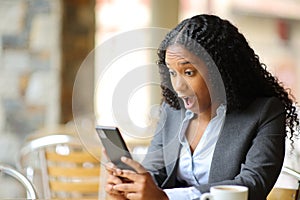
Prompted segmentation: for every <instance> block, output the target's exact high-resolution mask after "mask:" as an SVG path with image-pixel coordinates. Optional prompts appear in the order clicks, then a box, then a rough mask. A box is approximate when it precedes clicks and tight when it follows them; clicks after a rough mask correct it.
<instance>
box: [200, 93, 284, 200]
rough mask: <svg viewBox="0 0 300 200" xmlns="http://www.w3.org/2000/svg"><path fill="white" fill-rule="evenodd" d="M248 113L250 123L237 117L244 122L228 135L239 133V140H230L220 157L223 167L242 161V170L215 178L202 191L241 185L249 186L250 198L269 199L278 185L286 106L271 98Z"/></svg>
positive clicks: (202, 187)
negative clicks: (270, 193)
mask: <svg viewBox="0 0 300 200" xmlns="http://www.w3.org/2000/svg"><path fill="white" fill-rule="evenodd" d="M249 110H250V111H249ZM251 110H252V111H251ZM254 110H255V111H254ZM247 112H248V114H247V115H249V116H248V117H245V118H246V119H247V120H245V122H244V123H246V122H248V123H246V124H247V125H241V124H242V123H243V116H242V117H240V118H235V120H239V122H240V123H239V124H238V125H236V127H235V128H237V130H236V131H239V133H234V131H235V130H233V129H232V130H231V132H230V133H228V136H229V135H234V134H236V137H239V139H237V140H236V141H235V142H233V141H234V138H231V139H230V140H229V141H227V142H228V143H227V144H225V145H224V146H222V149H223V152H222V153H220V154H221V157H220V158H219V160H218V162H219V164H221V165H224V167H223V169H228V168H229V167H230V166H231V167H233V168H234V167H236V166H237V165H238V163H240V169H239V172H237V174H236V175H235V176H233V177H232V178H228V177H226V178H225V179H223V180H220V179H219V180H217V181H215V180H213V181H211V182H210V183H209V184H204V185H201V186H200V187H198V189H199V190H200V191H201V192H202V193H204V192H207V191H209V188H210V187H211V186H214V185H221V184H237V185H245V186H247V187H248V188H249V200H262V199H264V200H265V199H266V196H267V195H268V193H269V191H270V190H271V189H272V187H273V186H274V184H275V182H276V180H277V178H278V176H279V173H280V170H281V167H282V163H283V159H284V150H285V114H284V108H283V106H282V104H281V102H280V101H279V100H278V99H276V98H269V99H268V100H267V101H266V103H264V104H262V105H261V106H258V105H254V106H252V107H250V108H249V109H248V111H247ZM249 113H250V114H249ZM252 113H256V114H255V115H254V114H252ZM257 113H258V114H257ZM237 116H239V115H237ZM251 120H252V121H251ZM246 126H247V127H246ZM238 134H243V135H238ZM229 137H230V136H229ZM232 143H233V144H232ZM219 146H220V145H219ZM226 146H227V147H226ZM216 148H217V147H216ZM226 148H227V149H226ZM215 151H216V150H215ZM228 152H230V153H228ZM243 152H245V153H243ZM227 153H228V154H229V155H228V157H227V155H226V154H227ZM222 154H223V155H222ZM230 156H231V158H230ZM222 159H223V160H222ZM230 159H231V163H228V164H227V163H226V162H230ZM236 160H239V161H236ZM235 161H236V163H234V162H235ZM232 163H233V164H232ZM226 165H228V166H229V167H228V166H226ZM221 168H222V166H221ZM219 169H220V166H219ZM228 171H229V170H228ZM214 172H217V171H216V170H215V171H214ZM214 172H212V173H214ZM225 172H226V170H225ZM222 173H223V174H224V171H223V172H220V174H222Z"/></svg>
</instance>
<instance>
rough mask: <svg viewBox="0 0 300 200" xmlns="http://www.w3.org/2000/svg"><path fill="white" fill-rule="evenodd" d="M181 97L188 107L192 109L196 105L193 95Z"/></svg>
mask: <svg viewBox="0 0 300 200" xmlns="http://www.w3.org/2000/svg"><path fill="white" fill-rule="evenodd" d="M180 98H181V99H182V100H183V102H184V105H185V108H186V109H190V108H192V107H193V105H194V98H193V96H180Z"/></svg>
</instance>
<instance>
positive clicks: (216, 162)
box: [208, 113, 240, 182]
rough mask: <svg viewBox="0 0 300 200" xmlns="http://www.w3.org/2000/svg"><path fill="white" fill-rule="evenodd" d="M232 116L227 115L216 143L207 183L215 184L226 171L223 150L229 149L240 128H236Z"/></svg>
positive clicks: (234, 118) (234, 119)
mask: <svg viewBox="0 0 300 200" xmlns="http://www.w3.org/2000/svg"><path fill="white" fill-rule="evenodd" d="M236 120H237V118H236V117H234V114H233V113H231V114H227V115H226V118H225V123H224V126H223V128H222V130H221V132H220V135H219V139H218V141H217V143H216V147H215V151H214V154H213V158H212V163H211V166H210V173H209V180H208V182H215V181H218V180H219V179H220V177H223V176H224V172H226V170H227V168H226V167H227V166H229V165H228V163H226V162H227V161H226V160H224V153H225V152H224V149H229V148H230V147H231V145H232V143H231V142H232V140H233V138H234V137H236V135H235V134H234V133H239V129H240V127H238V126H237V123H235V121H236Z"/></svg>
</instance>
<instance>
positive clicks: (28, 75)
mask: <svg viewBox="0 0 300 200" xmlns="http://www.w3.org/2000/svg"><path fill="white" fill-rule="evenodd" d="M0 15H1V21H0V63H1V64H0V143H1V144H0V145H1V147H2V148H6V149H9V151H8V152H7V151H5V152H4V151H1V152H3V153H0V160H1V161H2V162H8V163H11V164H14V163H15V162H14V161H15V160H14V159H15V153H16V152H17V151H18V148H19V144H20V143H21V142H22V140H23V139H24V138H25V137H26V136H27V135H28V134H30V133H32V132H33V131H35V130H37V129H39V128H41V127H44V126H51V125H54V124H57V123H58V122H59V86H60V79H59V74H60V70H61V68H60V35H59V33H60V27H61V25H60V17H61V6H60V1H59V0H4V1H1V2H0Z"/></svg>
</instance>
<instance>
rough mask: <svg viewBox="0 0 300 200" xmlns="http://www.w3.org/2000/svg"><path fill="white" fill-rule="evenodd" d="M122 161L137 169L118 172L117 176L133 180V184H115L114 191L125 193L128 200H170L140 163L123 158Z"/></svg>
mask: <svg viewBox="0 0 300 200" xmlns="http://www.w3.org/2000/svg"><path fill="white" fill-rule="evenodd" d="M122 161H123V162H124V163H125V164H127V165H129V166H130V167H132V168H133V169H135V171H136V172H134V171H131V170H116V171H115V172H116V175H117V176H120V177H124V178H127V179H129V180H131V181H132V182H131V183H122V184H115V185H114V186H113V190H117V191H119V192H123V193H124V195H125V196H126V198H127V199H130V200H131V199H132V200H153V199H160V200H168V197H167V195H166V194H165V193H164V191H163V190H161V189H160V188H159V187H157V185H156V184H155V182H154V181H153V179H152V176H151V175H150V173H149V172H147V170H146V169H145V168H144V167H143V166H142V165H141V164H139V163H138V162H136V161H134V160H132V159H129V158H126V157H122Z"/></svg>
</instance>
